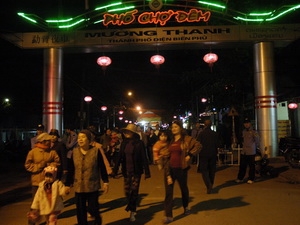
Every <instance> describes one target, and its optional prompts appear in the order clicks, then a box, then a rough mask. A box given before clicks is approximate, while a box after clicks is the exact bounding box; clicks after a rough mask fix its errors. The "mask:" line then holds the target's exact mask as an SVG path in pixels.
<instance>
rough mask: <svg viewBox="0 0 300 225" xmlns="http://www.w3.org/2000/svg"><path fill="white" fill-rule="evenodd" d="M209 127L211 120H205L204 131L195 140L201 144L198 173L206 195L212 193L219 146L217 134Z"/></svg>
mask: <svg viewBox="0 0 300 225" xmlns="http://www.w3.org/2000/svg"><path fill="white" fill-rule="evenodd" d="M211 125H212V122H211V120H205V121H204V129H203V131H202V132H201V133H200V134H199V136H198V139H197V140H198V141H199V142H200V143H201V144H202V150H201V151H200V153H199V165H198V171H199V172H200V173H201V174H202V179H203V181H204V184H205V186H206V190H207V194H211V193H212V188H213V185H214V180H215V173H216V169H217V166H216V164H217V154H218V147H219V146H220V140H219V137H218V134H217V132H215V131H213V130H212V129H211Z"/></svg>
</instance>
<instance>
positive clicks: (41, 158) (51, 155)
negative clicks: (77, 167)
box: [24, 143, 60, 186]
mask: <svg viewBox="0 0 300 225" xmlns="http://www.w3.org/2000/svg"><path fill="white" fill-rule="evenodd" d="M39 144H40V143H38V144H37V145H36V147H35V148H33V149H31V150H30V151H29V152H28V154H27V157H26V160H25V165H24V166H25V169H26V170H27V171H28V172H30V173H31V185H32V186H39V183H40V182H42V181H43V180H44V179H45V176H44V173H43V170H44V168H45V167H47V166H54V167H58V166H59V165H60V159H59V156H58V154H57V153H56V151H54V150H49V149H44V148H41V147H40V145H39Z"/></svg>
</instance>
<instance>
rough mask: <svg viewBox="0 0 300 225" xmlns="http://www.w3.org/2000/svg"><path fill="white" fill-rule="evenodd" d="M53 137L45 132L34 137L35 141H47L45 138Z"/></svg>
mask: <svg viewBox="0 0 300 225" xmlns="http://www.w3.org/2000/svg"><path fill="white" fill-rule="evenodd" d="M52 138H53V135H50V134H47V133H46V132H45V133H41V134H40V135H38V136H37V137H36V141H37V142H43V141H47V140H51V139H52Z"/></svg>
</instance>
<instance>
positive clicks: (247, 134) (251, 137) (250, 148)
mask: <svg viewBox="0 0 300 225" xmlns="http://www.w3.org/2000/svg"><path fill="white" fill-rule="evenodd" d="M258 147H259V135H258V133H257V131H256V130H253V128H252V127H250V128H249V129H244V130H243V151H242V153H241V154H244V155H255V154H256V148H258Z"/></svg>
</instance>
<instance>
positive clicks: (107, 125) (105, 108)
mask: <svg viewBox="0 0 300 225" xmlns="http://www.w3.org/2000/svg"><path fill="white" fill-rule="evenodd" d="M101 110H102V111H103V113H105V112H106V110H107V106H105V105H103V106H101ZM106 127H107V128H108V127H109V116H108V115H107V116H106Z"/></svg>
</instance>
